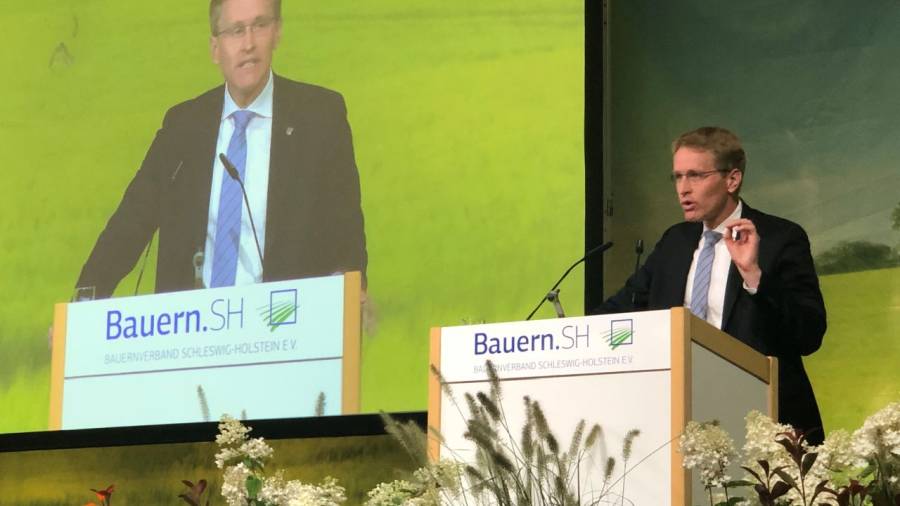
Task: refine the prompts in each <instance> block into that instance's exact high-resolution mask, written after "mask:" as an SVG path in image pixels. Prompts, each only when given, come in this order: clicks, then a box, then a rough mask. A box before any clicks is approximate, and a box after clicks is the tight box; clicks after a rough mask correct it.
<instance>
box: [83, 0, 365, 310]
mask: <svg viewBox="0 0 900 506" xmlns="http://www.w3.org/2000/svg"><path fill="white" fill-rule="evenodd" d="M209 22H210V31H211V35H210V39H209V46H210V54H211V58H212V61H213V62H214V63H215V64H216V65H217V66H218V67H219V69H220V70H221V72H222V76H223V77H224V81H225V82H224V84H223V85H221V86H219V87H217V88H214V89H212V90H210V91H208V92H206V93H204V94H202V95H200V96H198V97H196V98H193V99H191V100H188V101H186V102H183V103H181V104H178V105H176V106H174V107H172V108H171V109H169V111H168V112H167V113H166V115H165V118H164V119H163V124H162V127H161V128H160V129H159V131H158V132H157V133H156V137H155V138H154V140H153V143H152V144H151V146H150V148H149V150H148V151H147V154H146V156H145V158H144V161H143V163H142V164H141V166H140V168H139V170H138V171H137V174H136V175H135V177H134V179H133V180H132V181H131V183H130V184H129V186H128V188H127V189H126V191H125V194H124V196H123V198H122V201H121V202H120V204H119V206H118V208H117V209H116V211H115V212H114V213H113V215H112V217H111V218H110V219H109V222H108V223H107V225H106V227H105V229H104V230H103V231H102V233H101V234H100V237H99V238H98V240H97V242H96V244H95V245H94V248H93V251H92V252H91V254H90V256H89V258H88V260H87V262H86V263H85V265H84V267H83V268H82V271H81V275H80V277H79V280H78V284H77V286H79V287H94V290H95V292H96V296H98V297H107V296H109V295H111V294H112V292H113V291H114V290H115V288H116V285H117V284H118V283H119V281H121V279H122V278H123V277H124V276H125V275H126V274H128V273H129V272H130V271H131V270H132V268H133V267H134V265H135V264H136V262H137V261H138V259H139V258H140V256H141V253H142V252H143V251H144V249H145V247H146V246H147V245H148V243H149V242H150V240H151V238H152V237H153V234H154V233H155V232H156V231H157V230H158V232H159V250H158V258H157V273H156V291H157V292H167V291H175V290H184V289H191V288H195V287H197V286H205V287H217V286H231V285H240V284H248V283H256V282H260V281H274V280H281V279H295V278H302V277H311V276H322V275H329V274H334V273H338V272H345V271H351V270H357V271H362V272H363V274H365V270H366V264H367V254H366V245H365V231H364V224H363V215H362V210H361V207H360V189H359V174H358V170H357V167H356V162H355V159H354V153H353V144H352V137H351V132H350V126H349V123H348V121H347V111H346V107H345V104H344V100H343V97H342V96H341V95H340V94H338V93H337V92H334V91H331V90H328V89H325V88H322V87H319V86H314V85H311V84H305V83H300V82H296V81H292V80H289V79H286V78H284V77H281V76H279V75H277V74H275V73H274V72H273V71H272V58H273V54H274V52H275V50H276V48H277V46H278V44H279V42H280V40H281V34H282V18H281V2H280V0H212V1H211V2H210V5H209ZM220 153H221V154H224V155H225V158H226V159H227V160H228V161H229V162H230V163H231V165H233V166H234V168H235V169H236V172H237V175H238V177H239V178H240V179H241V180H242V181H243V183H244V186H245V188H246V193H247V200H248V202H247V204H245V202H244V196H243V193H242V192H241V189H240V184H239V183H238V182H237V181H235V180H234V179H233V178H232V177H230V176H229V174H228V173H227V172H226V170H225V167H224V165H223V162H222V161H221V160H220V159H219V154H220ZM248 206H249V212H248ZM251 221H252V222H253V223H255V225H256V227H255V228H256V234H254V231H253V227H252V226H251ZM254 235H255V237H254ZM257 241H258V244H259V251H258V250H257ZM260 253H262V255H260ZM260 256H262V259H260ZM195 264H196V268H195ZM364 279H365V277H364Z"/></svg>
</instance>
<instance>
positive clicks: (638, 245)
mask: <svg viewBox="0 0 900 506" xmlns="http://www.w3.org/2000/svg"><path fill="white" fill-rule="evenodd" d="M643 254H644V240H643V239H638V240H637V241H635V243H634V255H635V259H634V274H633V275H632V276H636V275H637V273H638V269H640V268H641V255H643ZM637 296H638V294H637V292H632V294H631V305H632V307H636V306H637V302H638V300H637Z"/></svg>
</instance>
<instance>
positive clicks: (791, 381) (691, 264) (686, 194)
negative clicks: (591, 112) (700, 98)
mask: <svg viewBox="0 0 900 506" xmlns="http://www.w3.org/2000/svg"><path fill="white" fill-rule="evenodd" d="M672 154H673V155H672V176H671V177H672V181H673V182H674V184H675V192H676V194H677V196H678V201H679V203H680V204H681V209H682V211H683V212H684V219H685V222H684V223H679V224H677V225H674V226H672V227H670V228H669V229H668V230H666V232H665V233H663V235H662V238H660V240H659V242H658V243H657V244H656V247H655V248H654V249H653V252H652V253H650V255H649V256H648V257H647V261H646V262H645V263H644V265H643V266H642V267H641V268H640V269H639V270H638V271H637V272H636V273H635V274H634V275H633V276H632V277H631V278H629V279H628V281H627V282H626V284H625V287H624V288H622V289H621V290H620V291H619V292H618V293H616V294H615V295H613V296H612V297H611V298H609V299H608V300H607V301H606V302H605V303H604V304H603V305H602V306H601V307H600V308H598V309H597V311H596V312H599V313H611V312H621V311H631V310H636V309H637V310H640V309H668V308H670V307H674V306H681V305H684V306H686V307H688V308H690V310H691V312H692V313H694V314H695V315H697V316H698V317H700V318H703V319H705V320H706V321H708V322H709V323H710V324H712V325H714V326H715V327H718V328H720V329H722V330H723V331H725V332H727V333H728V334H730V335H732V336H734V337H736V338H737V339H739V340H741V341H743V342H744V343H746V344H748V345H750V346H752V347H753V348H754V349H756V350H757V351H759V352H761V353H763V354H766V355H771V356H776V357H778V365H779V371H778V373H779V377H778V379H779V396H778V413H779V418H780V421H781V422H784V423H790V424H791V425H793V426H794V427H796V428H798V429H801V430H803V431H805V432H806V433H807V434H808V437H809V442H810V443H812V444H818V443H820V442H821V441H822V439H823V437H824V433H823V430H822V419H821V417H820V415H819V408H818V406H817V404H816V398H815V395H814V394H813V390H812V385H811V384H810V382H809V378H808V377H807V375H806V371H805V370H804V368H803V361H802V359H801V356H803V355H809V354H811V353H813V352H814V351H816V350H817V349H819V346H821V344H822V337H823V335H824V334H825V326H826V324H825V304H824V302H823V299H822V293H821V291H820V290H819V280H818V277H817V276H816V271H815V267H814V266H813V261H812V255H811V253H810V247H809V239H808V238H807V236H806V233H805V232H804V231H803V229H802V228H801V227H800V226H799V225H797V224H796V223H792V222H790V221H788V220H785V219H782V218H778V217H775V216H771V215H768V214H765V213H762V212H760V211H757V210H755V209H753V208H751V207H750V206H748V205H747V204H746V203H744V202H743V201H742V200H741V199H740V198H739V196H738V195H739V193H740V190H741V184H742V182H743V177H744V169H745V166H746V156H745V154H744V150H743V148H742V147H741V142H740V140H739V139H738V138H737V136H736V135H734V134H733V133H731V132H729V131H728V130H725V129H723V128H717V127H705V128H699V129H697V130H694V131H691V132H687V133H685V134H682V135H681V136H679V137H678V138H677V139H675V141H674V142H673V143H672Z"/></svg>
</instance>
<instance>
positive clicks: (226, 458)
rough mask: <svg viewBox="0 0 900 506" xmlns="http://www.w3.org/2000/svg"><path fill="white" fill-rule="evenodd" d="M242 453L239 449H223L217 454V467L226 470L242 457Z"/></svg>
mask: <svg viewBox="0 0 900 506" xmlns="http://www.w3.org/2000/svg"><path fill="white" fill-rule="evenodd" d="M241 455H242V454H241V451H240V450H238V449H237V448H222V449H221V450H219V452H218V453H216V467H218V468H219V469H224V468H225V465H226V464H228V463H229V462H231V461H233V460H235V459H237V458H239V457H241Z"/></svg>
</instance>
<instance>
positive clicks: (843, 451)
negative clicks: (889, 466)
mask: <svg viewBox="0 0 900 506" xmlns="http://www.w3.org/2000/svg"><path fill="white" fill-rule="evenodd" d="M815 450H816V452H818V454H819V457H818V460H816V465H819V464H821V465H822V467H824V468H825V469H827V470H829V471H832V472H835V473H842V472H846V471H849V470H851V469H853V468H857V467H865V465H866V463H865V461H864V460H861V459H859V458H858V457H857V456H856V455H855V454H854V452H853V440H852V438H851V436H850V433H849V432H847V431H846V430H844V429H837V430H833V431H831V432H830V433H829V434H828V437H827V438H825V442H824V443H822V445H821V446H818V447H816V448H815Z"/></svg>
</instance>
